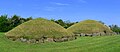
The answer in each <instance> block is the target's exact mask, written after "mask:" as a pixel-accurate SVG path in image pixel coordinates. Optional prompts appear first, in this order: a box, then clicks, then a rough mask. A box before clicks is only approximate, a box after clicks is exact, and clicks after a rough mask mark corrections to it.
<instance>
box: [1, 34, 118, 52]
mask: <svg viewBox="0 0 120 52" xmlns="http://www.w3.org/2000/svg"><path fill="white" fill-rule="evenodd" d="M119 51H120V35H115V36H100V37H80V38H78V39H76V40H73V41H69V42H61V43H55V42H52V43H42V44H26V43H21V42H13V41H11V40H8V39H6V38H5V35H4V33H0V52H119Z"/></svg>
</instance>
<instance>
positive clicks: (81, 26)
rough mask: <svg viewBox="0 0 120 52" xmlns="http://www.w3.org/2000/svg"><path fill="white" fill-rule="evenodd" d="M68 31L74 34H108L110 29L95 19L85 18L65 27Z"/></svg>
mask: <svg viewBox="0 0 120 52" xmlns="http://www.w3.org/2000/svg"><path fill="white" fill-rule="evenodd" d="M67 30H68V31H71V32H73V33H75V34H80V33H84V34H95V33H96V34H97V33H99V34H100V33H102V34H109V33H112V30H110V29H109V28H108V27H107V26H105V25H103V24H101V23H99V22H98V21H95V20H85V21H81V22H79V23H77V24H75V25H73V26H71V27H69V28H68V29H67Z"/></svg>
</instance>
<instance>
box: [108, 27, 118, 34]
mask: <svg viewBox="0 0 120 52" xmlns="http://www.w3.org/2000/svg"><path fill="white" fill-rule="evenodd" d="M109 27H110V29H111V30H112V31H113V32H116V33H117V34H120V27H118V25H109Z"/></svg>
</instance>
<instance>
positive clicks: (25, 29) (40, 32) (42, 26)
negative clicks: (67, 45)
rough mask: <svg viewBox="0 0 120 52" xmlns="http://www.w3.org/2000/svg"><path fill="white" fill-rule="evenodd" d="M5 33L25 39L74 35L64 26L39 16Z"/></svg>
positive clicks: (10, 36)
mask: <svg viewBox="0 0 120 52" xmlns="http://www.w3.org/2000/svg"><path fill="white" fill-rule="evenodd" d="M5 35H6V36H7V37H8V38H14V39H18V38H20V39H22V40H24V41H25V40H26V39H47V38H52V39H53V38H63V37H68V36H72V35H73V33H71V32H67V30H66V29H64V28H63V27H62V26H60V25H58V24H56V23H54V22H52V21H49V20H46V19H42V18H38V19H34V20H30V21H28V22H25V23H23V24H21V25H19V26H17V27H16V28H14V29H12V30H11V31H9V32H7V33H6V34H5ZM24 38H25V39H24ZM36 41H39V40H36ZM42 41H43V40H42Z"/></svg>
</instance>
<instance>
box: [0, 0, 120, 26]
mask: <svg viewBox="0 0 120 52" xmlns="http://www.w3.org/2000/svg"><path fill="white" fill-rule="evenodd" d="M4 14H7V15H8V16H12V15H14V14H16V15H19V16H21V17H24V18H27V17H30V16H32V17H34V18H38V17H42V18H46V19H56V20H57V19H63V20H64V21H67V20H69V21H71V22H76V21H83V20H87V19H92V20H98V21H103V22H104V23H105V24H107V25H112V24H116V25H119V26H120V23H119V22H120V0H0V15H4Z"/></svg>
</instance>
